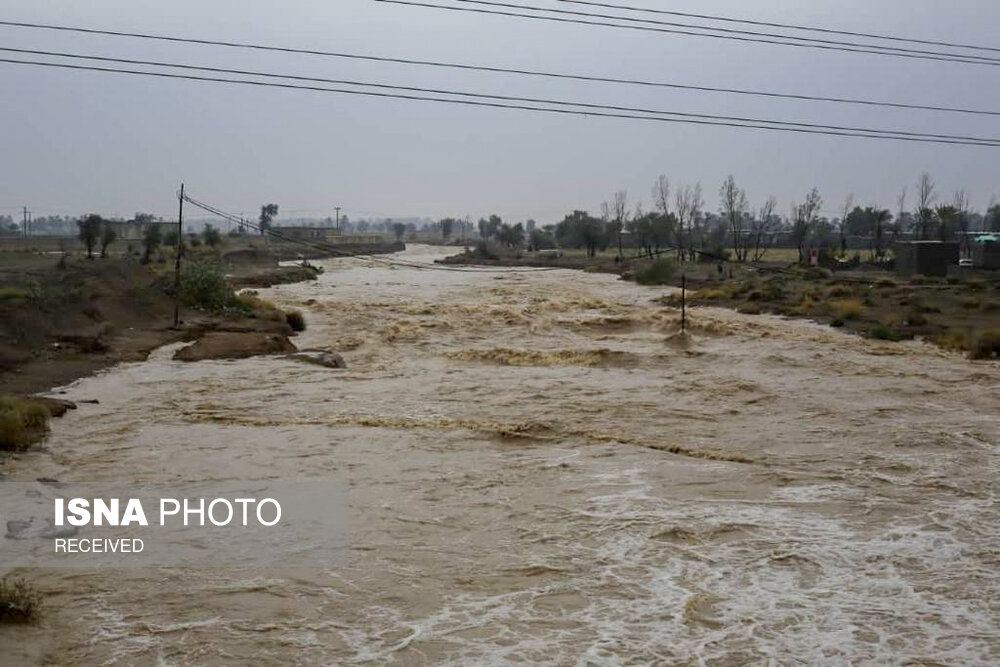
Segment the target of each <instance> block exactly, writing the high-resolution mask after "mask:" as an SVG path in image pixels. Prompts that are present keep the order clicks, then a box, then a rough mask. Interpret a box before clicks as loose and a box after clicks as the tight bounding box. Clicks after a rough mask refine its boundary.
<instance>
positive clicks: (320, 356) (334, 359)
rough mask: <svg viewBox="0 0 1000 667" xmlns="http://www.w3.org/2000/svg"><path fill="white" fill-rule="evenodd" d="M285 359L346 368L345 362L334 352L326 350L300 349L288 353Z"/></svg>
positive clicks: (326, 366)
mask: <svg viewBox="0 0 1000 667" xmlns="http://www.w3.org/2000/svg"><path fill="white" fill-rule="evenodd" d="M285 359H292V360H294V361H301V362H303V363H307V364H315V365H317V366H323V367H324V368H347V362H346V361H344V358H343V357H342V356H340V355H339V354H337V353H336V352H327V351H326V350H302V351H301V352H299V353H297V354H290V355H288V356H287V357H285Z"/></svg>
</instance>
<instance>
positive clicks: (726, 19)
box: [559, 0, 1000, 53]
mask: <svg viewBox="0 0 1000 667" xmlns="http://www.w3.org/2000/svg"><path fill="white" fill-rule="evenodd" d="M559 2H565V3H568V4H573V5H587V6H590V7H603V8H605V9H620V10H625V11H630V12H642V13H644V14H663V15H668V16H683V17H685V18H693V19H705V20H709V21H721V22H723V23H741V24H743V25H756V26H764V27H768V28H785V29H788V30H804V31H807V32H818V33H823V34H827V35H844V36H847V37H866V38H869V39H884V40H887V41H891V42H909V43H911V44H926V45H928V46H947V47H950V48H956V49H971V50H973V51H991V52H994V53H1000V48H994V47H990V46H980V45H976V44H959V43H956V42H943V41H936V40H933V39H921V38H916V37H900V36H899V35H884V34H878V33H871V32H857V31H853V30H836V29H833V28H822V27H817V26H805V25H796V24H794V23H775V22H772V21H754V20H751V19H737V18H733V17H731V16H718V15H712V14H694V13H691V12H678V11H674V10H667V9H653V8H650V7H635V6H633V5H619V4H613V3H608V2H592V1H591V0H559Z"/></svg>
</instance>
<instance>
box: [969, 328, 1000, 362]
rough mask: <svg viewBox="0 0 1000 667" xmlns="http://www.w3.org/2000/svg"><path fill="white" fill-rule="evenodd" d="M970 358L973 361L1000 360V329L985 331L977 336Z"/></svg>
mask: <svg viewBox="0 0 1000 667" xmlns="http://www.w3.org/2000/svg"><path fill="white" fill-rule="evenodd" d="M969 356H970V357H971V358H973V359H996V358H1000V329H991V330H989V331H984V332H982V333H981V334H979V335H978V336H976V341H975V343H973V345H972V351H971V352H970V353H969Z"/></svg>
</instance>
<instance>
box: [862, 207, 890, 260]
mask: <svg viewBox="0 0 1000 667" xmlns="http://www.w3.org/2000/svg"><path fill="white" fill-rule="evenodd" d="M865 216H866V217H867V218H868V228H869V229H870V230H871V251H872V256H873V257H874V258H875V260H876V261H878V260H881V259H882V256H883V255H884V253H885V249H884V239H885V232H886V226H887V225H888V223H889V222H890V221H892V213H890V212H889V209H885V208H881V207H879V206H869V207H867V208H866V209H865Z"/></svg>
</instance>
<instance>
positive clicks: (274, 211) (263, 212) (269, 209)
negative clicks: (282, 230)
mask: <svg viewBox="0 0 1000 667" xmlns="http://www.w3.org/2000/svg"><path fill="white" fill-rule="evenodd" d="M277 215H278V205H277V204H264V205H263V206H261V207H260V218H258V222H259V225H258V227H259V228H260V233H261V235H263V234H266V233H267V232H268V231H270V230H271V226H272V225H273V223H274V218H275V217H277Z"/></svg>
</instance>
